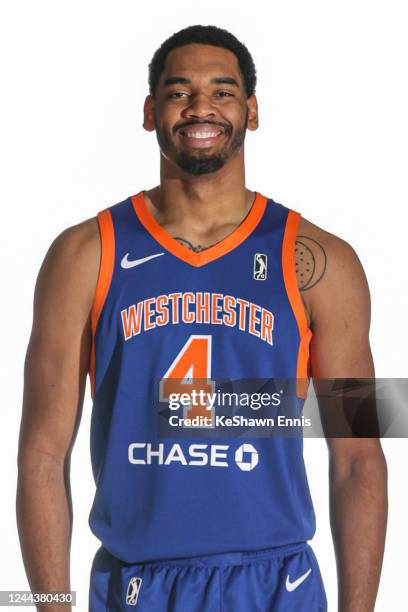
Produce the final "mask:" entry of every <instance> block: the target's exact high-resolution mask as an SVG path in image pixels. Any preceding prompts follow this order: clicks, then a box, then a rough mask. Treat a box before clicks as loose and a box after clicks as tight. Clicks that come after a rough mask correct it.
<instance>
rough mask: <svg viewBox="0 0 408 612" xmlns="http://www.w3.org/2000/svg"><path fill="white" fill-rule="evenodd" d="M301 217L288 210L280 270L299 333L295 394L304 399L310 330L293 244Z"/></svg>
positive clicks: (306, 384)
mask: <svg viewBox="0 0 408 612" xmlns="http://www.w3.org/2000/svg"><path fill="white" fill-rule="evenodd" d="M300 219H301V215H300V213H298V212H296V211H295V210H289V213H288V216H287V219H286V225H285V231H284V235H283V244H282V270H283V280H284V283H285V289H286V293H287V296H288V299H289V303H290V305H291V307H292V311H293V314H294V317H295V319H296V323H297V327H298V331H299V337H300V340H299V349H298V356H297V367H296V393H297V395H298V397H301V398H302V399H306V396H307V389H308V386H309V378H310V376H309V366H310V362H309V358H310V355H309V345H310V340H311V339H312V330H311V329H310V327H309V326H308V323H307V318H306V313H305V310H304V306H303V302H302V298H301V296H300V291H299V287H298V284H297V278H296V268H295V243H296V236H297V232H298V227H299V223H300Z"/></svg>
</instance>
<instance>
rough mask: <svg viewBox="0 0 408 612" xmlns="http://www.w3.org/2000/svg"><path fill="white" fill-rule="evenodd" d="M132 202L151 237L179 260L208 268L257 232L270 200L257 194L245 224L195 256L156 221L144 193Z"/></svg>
mask: <svg viewBox="0 0 408 612" xmlns="http://www.w3.org/2000/svg"><path fill="white" fill-rule="evenodd" d="M131 200H132V204H133V208H134V210H135V213H136V215H137V217H138V219H139V221H140V223H141V224H142V225H143V226H144V228H145V229H146V230H147V231H148V232H149V234H150V235H151V236H152V237H153V238H154V239H155V240H156V241H157V242H158V243H159V244H161V246H162V247H164V248H165V249H166V250H167V251H169V252H170V253H172V254H173V255H174V256H175V257H178V258H179V259H181V260H182V261H184V262H185V263H188V264H190V265H191V266H195V267H200V266H204V265H205V264H207V263H210V262H211V261H214V260H215V259H218V258H219V257H222V256H223V255H226V254H227V253H229V252H230V251H232V250H233V249H236V248H237V247H238V246H239V245H240V244H241V243H242V242H243V241H244V240H245V239H246V238H248V236H249V235H250V234H251V233H252V232H253V231H254V229H255V228H256V226H257V225H258V223H259V221H260V220H261V219H262V216H263V214H264V212H265V208H266V203H267V198H266V197H265V196H263V195H261V194H260V193H258V192H255V199H254V202H253V204H252V206H251V209H250V211H249V213H248V214H247V216H246V217H245V219H244V220H243V221H242V223H241V224H240V225H238V227H236V228H235V229H234V231H233V232H231V233H230V234H228V236H226V237H225V238H223V239H222V240H221V241H220V242H217V244H214V246H211V247H209V248H208V249H205V250H204V251H200V252H198V253H195V252H194V251H190V250H189V249H187V248H186V247H184V246H183V245H181V244H180V243H179V242H177V240H175V238H173V236H171V235H170V234H169V233H168V232H166V230H164V229H163V228H162V226H161V225H160V224H159V223H158V222H157V221H156V219H155V218H154V217H153V216H152V214H151V213H150V211H149V209H148V207H147V203H146V200H145V197H144V194H143V191H140V192H139V193H138V194H136V195H134V196H132V198H131Z"/></svg>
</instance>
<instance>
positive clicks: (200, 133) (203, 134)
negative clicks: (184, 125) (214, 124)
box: [182, 130, 222, 138]
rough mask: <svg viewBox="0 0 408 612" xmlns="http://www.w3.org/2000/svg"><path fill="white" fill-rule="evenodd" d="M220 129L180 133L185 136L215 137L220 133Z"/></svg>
mask: <svg viewBox="0 0 408 612" xmlns="http://www.w3.org/2000/svg"><path fill="white" fill-rule="evenodd" d="M221 132H222V130H217V131H211V132H210V131H208V132H204V131H187V130H186V131H183V132H182V135H183V136H187V138H215V137H216V136H219V135H220V134H221Z"/></svg>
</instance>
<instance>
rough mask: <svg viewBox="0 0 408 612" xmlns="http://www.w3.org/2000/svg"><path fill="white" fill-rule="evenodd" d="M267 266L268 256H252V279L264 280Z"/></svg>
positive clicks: (257, 254) (256, 254)
mask: <svg viewBox="0 0 408 612" xmlns="http://www.w3.org/2000/svg"><path fill="white" fill-rule="evenodd" d="M267 265H268V256H267V255H265V254H264V253H255V255H254V279H255V280H266V274H267V271H268V270H267Z"/></svg>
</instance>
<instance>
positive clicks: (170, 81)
mask: <svg viewBox="0 0 408 612" xmlns="http://www.w3.org/2000/svg"><path fill="white" fill-rule="evenodd" d="M210 83H215V84H217V85H234V86H235V87H239V85H238V82H237V81H236V80H235V79H234V78H232V77H229V76H222V77H215V78H214V79H211V81H210ZM175 84H181V85H191V79H186V78H185V77H182V76H172V77H168V78H167V79H166V80H165V81H164V84H163V85H164V87H168V86H169V85H175Z"/></svg>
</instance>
